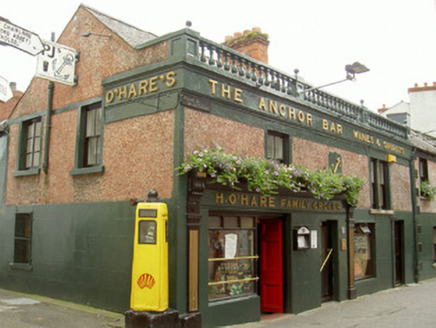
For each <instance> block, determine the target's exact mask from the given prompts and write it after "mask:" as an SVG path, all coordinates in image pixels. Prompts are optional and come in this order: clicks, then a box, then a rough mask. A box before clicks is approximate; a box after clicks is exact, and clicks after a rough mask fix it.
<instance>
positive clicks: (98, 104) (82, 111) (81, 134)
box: [70, 99, 104, 176]
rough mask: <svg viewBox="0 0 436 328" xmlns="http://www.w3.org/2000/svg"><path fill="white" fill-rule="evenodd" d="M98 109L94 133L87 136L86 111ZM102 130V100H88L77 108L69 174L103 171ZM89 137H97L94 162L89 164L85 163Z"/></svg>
mask: <svg viewBox="0 0 436 328" xmlns="http://www.w3.org/2000/svg"><path fill="white" fill-rule="evenodd" d="M93 110H99V115H98V118H99V123H98V124H97V126H96V128H95V129H94V130H95V134H93V135H92V136H91V137H89V136H87V124H88V112H89V111H93ZM103 132H104V108H103V102H102V101H101V100H100V99H99V100H95V99H94V100H93V101H89V102H87V103H85V104H83V105H82V106H80V107H79V109H78V120H77V130H76V152H75V156H74V168H73V169H72V170H70V175H72V176H74V175H81V174H91V173H103V172H104V166H103V164H102V162H103ZM90 138H94V139H95V138H98V140H97V145H96V147H97V148H96V152H97V153H96V163H95V164H91V165H89V164H88V163H87V159H88V155H87V147H88V144H89V142H88V141H89V140H90Z"/></svg>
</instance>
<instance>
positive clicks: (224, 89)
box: [221, 84, 230, 99]
mask: <svg viewBox="0 0 436 328" xmlns="http://www.w3.org/2000/svg"><path fill="white" fill-rule="evenodd" d="M226 95H227V99H230V86H229V85H227V86H226V85H224V84H222V85H221V97H223V98H225V97H226Z"/></svg>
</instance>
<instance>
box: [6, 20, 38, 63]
mask: <svg viewBox="0 0 436 328" xmlns="http://www.w3.org/2000/svg"><path fill="white" fill-rule="evenodd" d="M0 43H5V44H8V45H10V46H12V47H15V48H17V49H20V50H22V51H25V52H27V53H29V54H31V55H33V56H36V55H37V54H39V53H40V52H41V51H43V50H44V45H43V44H42V42H41V39H40V38H39V36H38V35H37V34H35V33H32V32H30V31H27V30H25V29H23V28H21V27H19V26H16V25H14V24H12V23H10V22H7V21H5V20H3V19H1V18H0Z"/></svg>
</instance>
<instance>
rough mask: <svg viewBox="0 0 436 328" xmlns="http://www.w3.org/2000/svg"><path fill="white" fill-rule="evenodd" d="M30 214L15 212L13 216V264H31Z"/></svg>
mask: <svg viewBox="0 0 436 328" xmlns="http://www.w3.org/2000/svg"><path fill="white" fill-rule="evenodd" d="M31 261H32V215H31V214H29V213H26V214H23V213H20V214H17V215H16V217H15V240H14V264H31Z"/></svg>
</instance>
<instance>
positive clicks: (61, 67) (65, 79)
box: [35, 40, 77, 85]
mask: <svg viewBox="0 0 436 328" xmlns="http://www.w3.org/2000/svg"><path fill="white" fill-rule="evenodd" d="M43 42H44V51H42V52H41V53H40V54H39V55H38V57H37V63H36V74H35V76H37V77H40V78H43V79H46V80H50V81H54V82H59V83H63V84H67V85H76V82H75V80H74V72H75V66H76V57H77V51H76V50H74V49H72V48H69V47H67V46H64V45H62V44H58V43H55V42H50V41H45V40H44V41H43Z"/></svg>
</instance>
